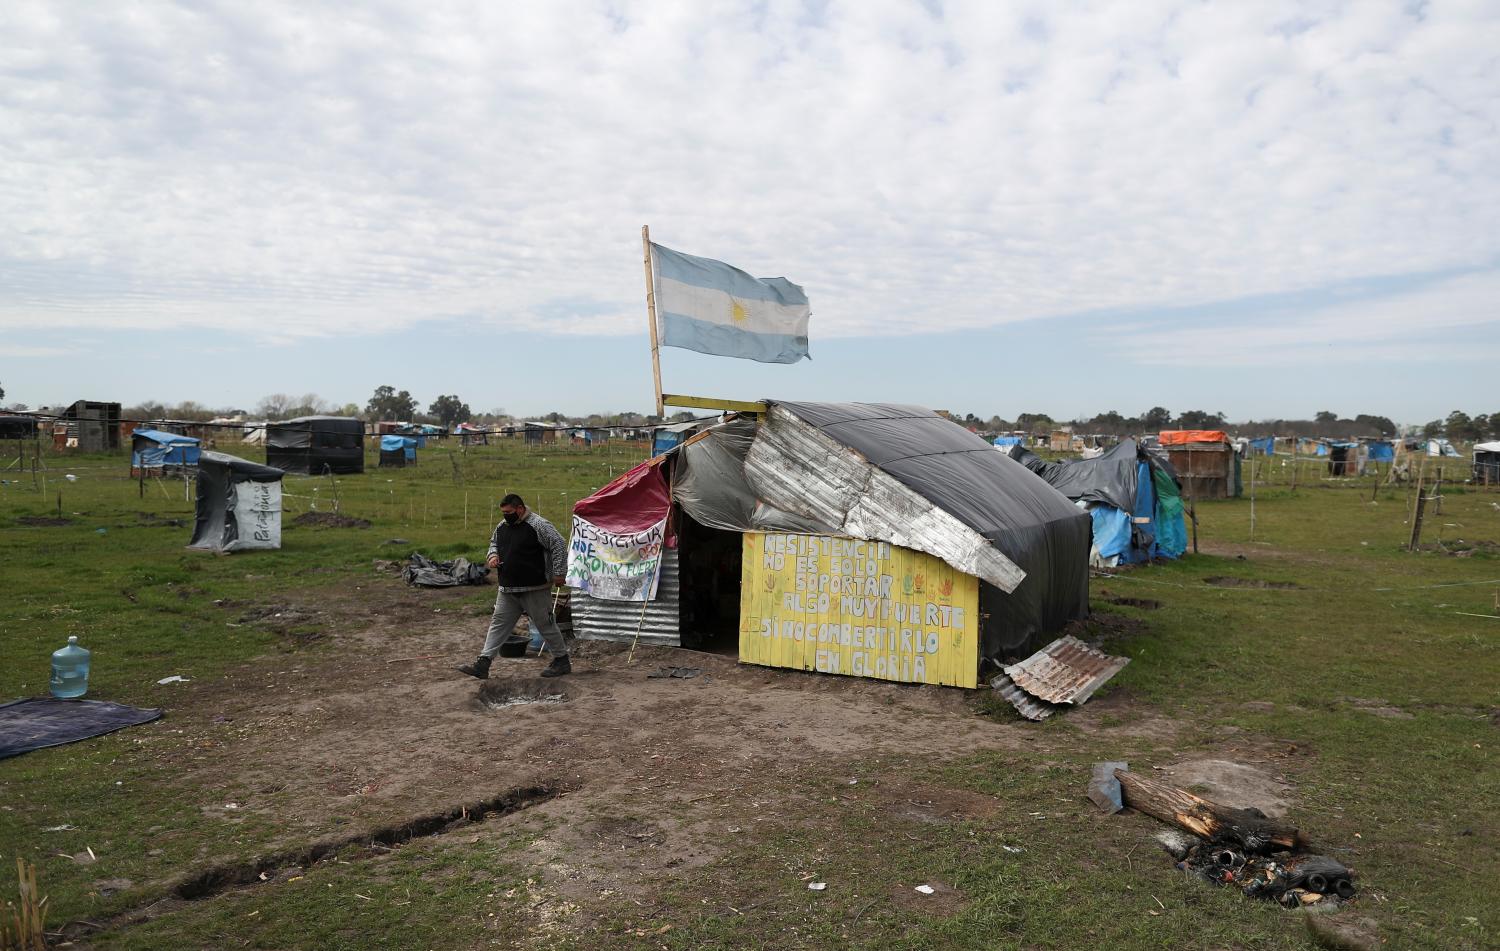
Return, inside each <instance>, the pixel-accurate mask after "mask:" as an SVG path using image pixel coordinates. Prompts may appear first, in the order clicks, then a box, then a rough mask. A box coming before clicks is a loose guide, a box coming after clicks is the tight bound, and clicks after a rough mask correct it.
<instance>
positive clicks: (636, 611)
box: [573, 548, 682, 647]
mask: <svg viewBox="0 0 1500 951" xmlns="http://www.w3.org/2000/svg"><path fill="white" fill-rule="evenodd" d="M677 562H678V551H677V549H675V548H669V549H667V550H666V551H665V552H664V553H663V554H662V560H661V580H660V581H658V582H657V585H656V600H654V601H603V600H600V599H599V598H591V597H589V596H588V595H586V594H580V593H578V592H576V591H575V592H574V594H573V631H574V633H575V634H577V636H578V637H579V638H581V639H583V640H592V641H623V642H624V643H627V644H628V643H630V642H631V641H633V640H635V636H636V631H640V635H641V641H640V642H641V643H642V644H651V645H654V646H656V647H680V646H681V645H682V629H681V616H682V612H681V604H682V599H681V586H680V581H679V578H678V571H677ZM642 609H644V612H645V613H644V617H643V616H642Z"/></svg>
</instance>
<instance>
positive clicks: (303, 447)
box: [266, 416, 365, 475]
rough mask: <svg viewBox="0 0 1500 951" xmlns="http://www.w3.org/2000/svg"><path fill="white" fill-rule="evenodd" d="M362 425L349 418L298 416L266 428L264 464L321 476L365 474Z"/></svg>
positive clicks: (363, 430)
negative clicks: (326, 474) (329, 473)
mask: <svg viewBox="0 0 1500 951" xmlns="http://www.w3.org/2000/svg"><path fill="white" fill-rule="evenodd" d="M364 437H365V424H364V423H362V422H360V421H359V420H357V419H354V418H353V417H349V416H301V417H298V418H297V419H288V420H285V421H283V422H279V423H268V424H267V426H266V465H268V466H272V467H274V468H277V469H280V470H282V471H283V472H299V473H306V474H308V475H322V474H323V473H325V472H333V473H353V472H364V471H365V446H364Z"/></svg>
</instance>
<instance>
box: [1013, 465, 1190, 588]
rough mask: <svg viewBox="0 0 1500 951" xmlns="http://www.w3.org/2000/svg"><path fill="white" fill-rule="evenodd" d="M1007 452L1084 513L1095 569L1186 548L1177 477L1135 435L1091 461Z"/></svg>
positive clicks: (1165, 555)
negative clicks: (1090, 535) (1086, 515)
mask: <svg viewBox="0 0 1500 951" xmlns="http://www.w3.org/2000/svg"><path fill="white" fill-rule="evenodd" d="M1009 455H1010V458H1012V459H1014V460H1016V461H1017V462H1019V463H1021V464H1022V465H1024V466H1025V467H1026V468H1027V469H1029V470H1031V471H1032V472H1034V473H1036V474H1037V475H1038V476H1040V477H1041V478H1043V479H1045V480H1046V482H1047V484H1048V485H1051V486H1052V487H1053V488H1054V489H1056V490H1057V491H1059V492H1061V493H1062V494H1063V495H1065V496H1067V497H1068V498H1069V499H1071V500H1073V502H1074V504H1075V505H1078V506H1079V507H1080V508H1082V509H1084V510H1085V511H1087V512H1088V513H1089V518H1090V520H1091V522H1092V530H1093V548H1092V550H1091V551H1090V552H1089V563H1090V564H1092V565H1094V566H1095V567H1104V568H1113V567H1115V566H1116V565H1119V564H1120V563H1122V562H1125V563H1131V562H1148V561H1151V560H1152V559H1153V558H1178V557H1180V556H1181V555H1182V553H1183V552H1184V551H1185V550H1187V525H1186V523H1185V522H1184V520H1183V516H1182V495H1181V488H1180V486H1179V485H1178V482H1177V475H1176V473H1175V472H1174V471H1173V469H1172V466H1171V464H1170V463H1169V462H1168V461H1167V460H1166V459H1165V458H1163V457H1161V456H1159V455H1155V454H1152V453H1150V452H1147V451H1146V449H1145V448H1144V447H1142V446H1141V445H1139V444H1138V443H1137V442H1136V441H1135V440H1134V439H1123V440H1121V441H1120V443H1119V444H1118V445H1116V446H1114V447H1112V448H1110V449H1109V450H1107V451H1105V452H1104V453H1103V454H1102V455H1100V456H1097V457H1095V458H1092V459H1069V460H1063V461H1061V462H1048V461H1047V460H1045V459H1043V458H1041V457H1040V456H1038V455H1037V454H1036V453H1033V452H1030V451H1029V450H1026V449H1023V448H1021V447H1020V446H1016V447H1014V448H1012V449H1011V450H1010V452H1009Z"/></svg>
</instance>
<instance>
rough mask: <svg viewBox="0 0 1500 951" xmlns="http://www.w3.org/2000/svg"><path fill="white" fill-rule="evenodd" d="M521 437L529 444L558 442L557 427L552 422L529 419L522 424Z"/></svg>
mask: <svg viewBox="0 0 1500 951" xmlns="http://www.w3.org/2000/svg"><path fill="white" fill-rule="evenodd" d="M521 437H522V438H523V439H524V440H525V441H526V443H527V444H528V445H538V446H539V445H542V444H544V443H549V442H557V427H556V426H553V425H552V424H551V423H539V422H536V421H534V420H531V421H527V422H524V423H522V424H521Z"/></svg>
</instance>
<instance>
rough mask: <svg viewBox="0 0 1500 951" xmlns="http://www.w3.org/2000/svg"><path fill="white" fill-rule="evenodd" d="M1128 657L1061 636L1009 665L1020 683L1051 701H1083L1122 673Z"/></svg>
mask: <svg viewBox="0 0 1500 951" xmlns="http://www.w3.org/2000/svg"><path fill="white" fill-rule="evenodd" d="M1128 663H1130V658H1128V657H1111V656H1110V655H1109V654H1106V653H1104V652H1103V651H1099V650H1095V649H1094V648H1092V647H1090V646H1088V645H1087V644H1085V643H1084V642H1083V641H1080V640H1079V639H1078V638H1076V637H1060V638H1058V639H1057V640H1055V641H1053V642H1052V643H1051V644H1048V645H1047V646H1046V647H1043V648H1042V649H1041V650H1039V651H1037V652H1036V653H1035V654H1032V655H1031V656H1030V657H1028V658H1026V659H1025V660H1023V661H1021V662H1020V663H1019V664H1010V665H1008V666H1007V667H1006V668H1005V674H1006V676H1007V677H1009V678H1010V679H1011V680H1013V681H1015V684H1016V686H1018V687H1020V688H1021V689H1022V690H1024V691H1026V692H1027V693H1029V694H1031V695H1032V696H1033V697H1038V698H1040V699H1042V700H1045V701H1047V702H1048V703H1071V704H1080V703H1083V702H1084V701H1085V700H1087V699H1088V698H1089V697H1091V696H1093V694H1094V691H1096V690H1098V689H1099V688H1100V687H1102V686H1104V684H1105V683H1107V682H1108V681H1109V679H1110V678H1111V677H1113V676H1114V675H1115V674H1117V673H1119V672H1120V670H1121V669H1122V668H1124V666H1125V665H1126V664H1128Z"/></svg>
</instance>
